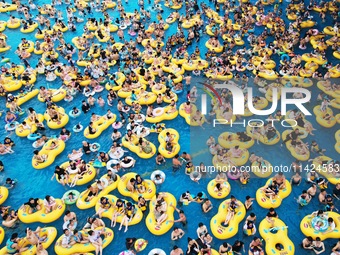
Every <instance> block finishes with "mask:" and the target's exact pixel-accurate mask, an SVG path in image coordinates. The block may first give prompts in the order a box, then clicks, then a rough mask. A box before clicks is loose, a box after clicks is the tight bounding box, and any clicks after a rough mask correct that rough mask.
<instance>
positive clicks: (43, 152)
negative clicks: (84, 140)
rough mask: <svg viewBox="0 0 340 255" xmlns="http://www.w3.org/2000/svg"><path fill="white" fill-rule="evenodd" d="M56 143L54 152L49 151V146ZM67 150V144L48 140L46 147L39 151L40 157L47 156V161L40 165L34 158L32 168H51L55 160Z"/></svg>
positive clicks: (56, 140)
mask: <svg viewBox="0 0 340 255" xmlns="http://www.w3.org/2000/svg"><path fill="white" fill-rule="evenodd" d="M52 142H55V143H56V144H57V147H56V148H55V149H54V150H48V149H47V148H48V147H49V146H51V143H52ZM64 149H65V142H64V141H63V140H61V139H50V140H48V141H47V142H46V143H45V144H44V146H43V147H42V149H41V150H40V151H39V155H40V156H42V155H45V156H47V158H46V159H45V161H44V162H43V163H38V162H37V160H35V159H34V157H33V158H32V166H33V168H35V169H39V170H40V169H43V168H45V167H48V166H50V165H51V164H53V162H54V160H55V158H56V157H57V156H58V155H59V154H60V153H62V152H63V150H64Z"/></svg>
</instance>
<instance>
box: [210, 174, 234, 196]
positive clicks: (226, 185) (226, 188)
mask: <svg viewBox="0 0 340 255" xmlns="http://www.w3.org/2000/svg"><path fill="white" fill-rule="evenodd" d="M216 184H217V182H216V180H215V179H213V180H211V181H210V182H209V183H208V186H207V190H208V193H209V195H210V196H211V197H212V198H215V199H222V198H225V197H227V196H228V195H229V193H230V189H231V188H230V184H229V182H227V181H225V182H223V183H221V185H222V186H223V188H222V190H221V191H216V190H215V187H216Z"/></svg>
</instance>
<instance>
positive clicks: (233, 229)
mask: <svg viewBox="0 0 340 255" xmlns="http://www.w3.org/2000/svg"><path fill="white" fill-rule="evenodd" d="M227 202H230V199H227V200H224V201H223V202H222V203H221V204H220V206H219V207H218V213H217V214H216V215H215V216H214V217H213V218H212V219H211V220H210V229H211V232H212V234H213V235H214V236H215V237H216V238H218V239H220V240H225V239H228V238H231V237H233V236H235V235H236V234H237V232H238V225H239V224H240V222H241V221H242V220H243V219H244V217H245V216H246V208H245V207H244V205H243V204H242V202H240V201H237V202H238V203H239V206H238V207H237V208H236V210H235V214H234V217H232V219H231V220H230V221H229V226H228V227H225V226H223V225H222V223H223V222H224V221H225V218H226V216H227V213H228V212H227V209H228V208H227V205H226V203H227Z"/></svg>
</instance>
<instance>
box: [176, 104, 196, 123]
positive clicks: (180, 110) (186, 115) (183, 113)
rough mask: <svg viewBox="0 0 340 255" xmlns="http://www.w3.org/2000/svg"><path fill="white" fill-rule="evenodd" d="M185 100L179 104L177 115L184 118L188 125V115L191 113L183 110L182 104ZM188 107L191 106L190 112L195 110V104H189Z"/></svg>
mask: <svg viewBox="0 0 340 255" xmlns="http://www.w3.org/2000/svg"><path fill="white" fill-rule="evenodd" d="M185 104H186V103H185V102H184V103H182V104H181V105H180V106H179V115H181V116H182V117H183V118H184V119H185V121H186V123H187V124H188V125H190V123H191V121H190V118H191V117H190V116H191V113H187V112H186V111H185V108H184V106H185ZM190 107H191V112H195V111H196V109H197V108H196V106H195V105H194V104H190Z"/></svg>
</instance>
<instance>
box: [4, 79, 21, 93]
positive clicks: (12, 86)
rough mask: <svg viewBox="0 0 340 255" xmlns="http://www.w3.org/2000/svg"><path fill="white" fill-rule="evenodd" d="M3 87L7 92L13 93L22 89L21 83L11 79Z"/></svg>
mask: <svg viewBox="0 0 340 255" xmlns="http://www.w3.org/2000/svg"><path fill="white" fill-rule="evenodd" d="M3 87H4V89H5V90H6V91H7V92H13V91H15V90H18V89H20V88H21V87H22V81H21V80H12V79H11V80H9V81H6V83H5V84H4V85H3Z"/></svg>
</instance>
